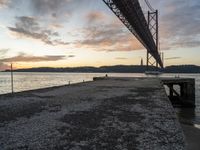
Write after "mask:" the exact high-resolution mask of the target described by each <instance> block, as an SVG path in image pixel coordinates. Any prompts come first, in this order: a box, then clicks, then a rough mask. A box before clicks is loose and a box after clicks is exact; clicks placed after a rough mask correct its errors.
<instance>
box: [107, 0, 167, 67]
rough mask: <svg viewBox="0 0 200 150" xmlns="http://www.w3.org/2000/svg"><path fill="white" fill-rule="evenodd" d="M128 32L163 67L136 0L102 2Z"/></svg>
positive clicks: (155, 44) (108, 0)
mask: <svg viewBox="0 0 200 150" xmlns="http://www.w3.org/2000/svg"><path fill="white" fill-rule="evenodd" d="M103 1H104V2H105V4H106V5H107V6H108V7H109V8H110V9H111V10H112V11H113V13H114V14H115V15H116V16H117V17H118V18H119V19H120V20H121V21H122V23H123V24H124V25H125V26H126V27H127V28H128V29H129V31H130V32H131V33H132V34H133V35H134V36H135V37H136V38H137V39H138V40H139V41H140V42H141V44H142V45H143V46H144V47H145V48H146V49H147V52H148V53H149V54H151V55H152V56H153V57H154V59H155V60H156V62H157V63H158V64H159V65H160V66H161V67H163V63H162V60H161V57H160V54H159V52H158V46H157V43H156V42H155V41H154V37H153V35H152V33H151V31H150V29H149V24H148V22H147V21H146V19H145V16H144V14H143V12H142V9H141V7H140V3H139V2H138V0H103Z"/></svg>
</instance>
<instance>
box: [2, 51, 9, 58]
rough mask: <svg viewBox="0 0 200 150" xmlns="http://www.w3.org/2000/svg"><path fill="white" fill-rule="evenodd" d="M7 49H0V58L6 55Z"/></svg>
mask: <svg viewBox="0 0 200 150" xmlns="http://www.w3.org/2000/svg"><path fill="white" fill-rule="evenodd" d="M8 51H9V49H0V58H1V57H2V56H4V55H5V54H6V53H8Z"/></svg>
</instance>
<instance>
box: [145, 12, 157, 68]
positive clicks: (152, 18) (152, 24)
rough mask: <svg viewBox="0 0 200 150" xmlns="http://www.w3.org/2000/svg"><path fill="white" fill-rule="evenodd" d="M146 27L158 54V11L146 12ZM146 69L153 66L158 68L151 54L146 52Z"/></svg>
mask: <svg viewBox="0 0 200 150" xmlns="http://www.w3.org/2000/svg"><path fill="white" fill-rule="evenodd" d="M147 23H148V27H149V30H150V32H151V34H152V36H153V40H154V42H155V44H156V51H157V52H158V54H159V55H160V53H159V32H158V28H159V26H158V10H155V11H151V12H150V11H148V20H147ZM146 65H147V68H148V67H149V66H155V65H156V67H158V62H157V61H156V60H155V59H154V57H153V56H152V54H151V53H150V52H149V51H148V50H147V62H146Z"/></svg>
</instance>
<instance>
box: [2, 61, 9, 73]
mask: <svg viewBox="0 0 200 150" xmlns="http://www.w3.org/2000/svg"><path fill="white" fill-rule="evenodd" d="M9 68H10V65H7V64H4V63H2V62H0V71H1V70H6V69H9Z"/></svg>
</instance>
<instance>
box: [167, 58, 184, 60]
mask: <svg viewBox="0 0 200 150" xmlns="http://www.w3.org/2000/svg"><path fill="white" fill-rule="evenodd" d="M173 59H181V57H169V58H165V60H173Z"/></svg>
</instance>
